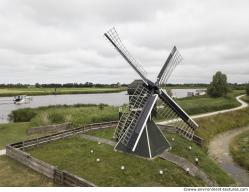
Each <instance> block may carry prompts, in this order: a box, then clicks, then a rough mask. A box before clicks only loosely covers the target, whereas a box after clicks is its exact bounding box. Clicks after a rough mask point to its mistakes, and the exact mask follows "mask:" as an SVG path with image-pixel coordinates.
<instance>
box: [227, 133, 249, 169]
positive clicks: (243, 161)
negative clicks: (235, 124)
mask: <svg viewBox="0 0 249 192" xmlns="http://www.w3.org/2000/svg"><path fill="white" fill-rule="evenodd" d="M229 149H230V152H231V154H232V157H233V159H234V160H235V161H236V162H237V163H238V164H239V165H241V166H242V167H244V168H246V169H247V170H248V171H249V131H246V132H244V133H241V134H239V135H237V136H236V137H235V138H233V140H232V142H231V143H230V146H229Z"/></svg>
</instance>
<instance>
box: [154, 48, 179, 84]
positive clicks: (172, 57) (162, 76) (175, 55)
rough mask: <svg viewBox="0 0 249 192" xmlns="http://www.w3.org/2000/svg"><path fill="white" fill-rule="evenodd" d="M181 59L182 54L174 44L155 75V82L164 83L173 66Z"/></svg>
mask: <svg viewBox="0 0 249 192" xmlns="http://www.w3.org/2000/svg"><path fill="white" fill-rule="evenodd" d="M181 61H182V56H181V54H180V53H179V51H178V50H177V48H176V47H175V46H174V47H173V49H172V51H171V53H170V54H169V56H168V58H167V60H166V62H165V64H164V65H163V67H162V69H161V71H160V72H159V74H158V76H157V84H158V85H159V84H165V83H166V82H167V80H168V78H169V77H170V75H171V73H172V72H173V70H174V69H175V67H176V66H177V65H178V64H179V63H180V62H181Z"/></svg>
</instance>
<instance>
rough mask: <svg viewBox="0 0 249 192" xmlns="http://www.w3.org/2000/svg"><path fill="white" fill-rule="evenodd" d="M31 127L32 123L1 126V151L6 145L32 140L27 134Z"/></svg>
mask: <svg viewBox="0 0 249 192" xmlns="http://www.w3.org/2000/svg"><path fill="white" fill-rule="evenodd" d="M30 127H31V126H30V123H7V124H0V138H1V139H0V149H3V148H4V147H5V145H6V144H10V143H14V142H17V141H21V140H24V139H28V138H30V136H28V135H27V134H26V131H27V129H28V128H30Z"/></svg>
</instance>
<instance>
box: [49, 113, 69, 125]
mask: <svg viewBox="0 0 249 192" xmlns="http://www.w3.org/2000/svg"><path fill="white" fill-rule="evenodd" d="M48 118H49V120H50V122H51V123H64V122H65V116H64V115H63V114H61V113H56V112H54V113H51V114H49V116H48Z"/></svg>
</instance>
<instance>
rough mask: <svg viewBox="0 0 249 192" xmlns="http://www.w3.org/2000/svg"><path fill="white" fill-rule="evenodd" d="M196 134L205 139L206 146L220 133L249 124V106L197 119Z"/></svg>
mask: <svg viewBox="0 0 249 192" xmlns="http://www.w3.org/2000/svg"><path fill="white" fill-rule="evenodd" d="M197 123H198V124H199V126H200V127H199V128H198V129H197V130H196V134H197V135H199V136H200V137H202V138H204V139H205V143H204V148H205V149H207V145H208V143H209V141H210V140H211V139H212V138H214V136H216V135H217V134H219V133H222V132H225V131H228V130H230V129H235V128H240V127H244V126H247V125H249V108H248V107H247V108H245V109H242V110H238V111H232V112H228V113H223V114H218V115H213V116H209V117H205V118H200V119H197Z"/></svg>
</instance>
